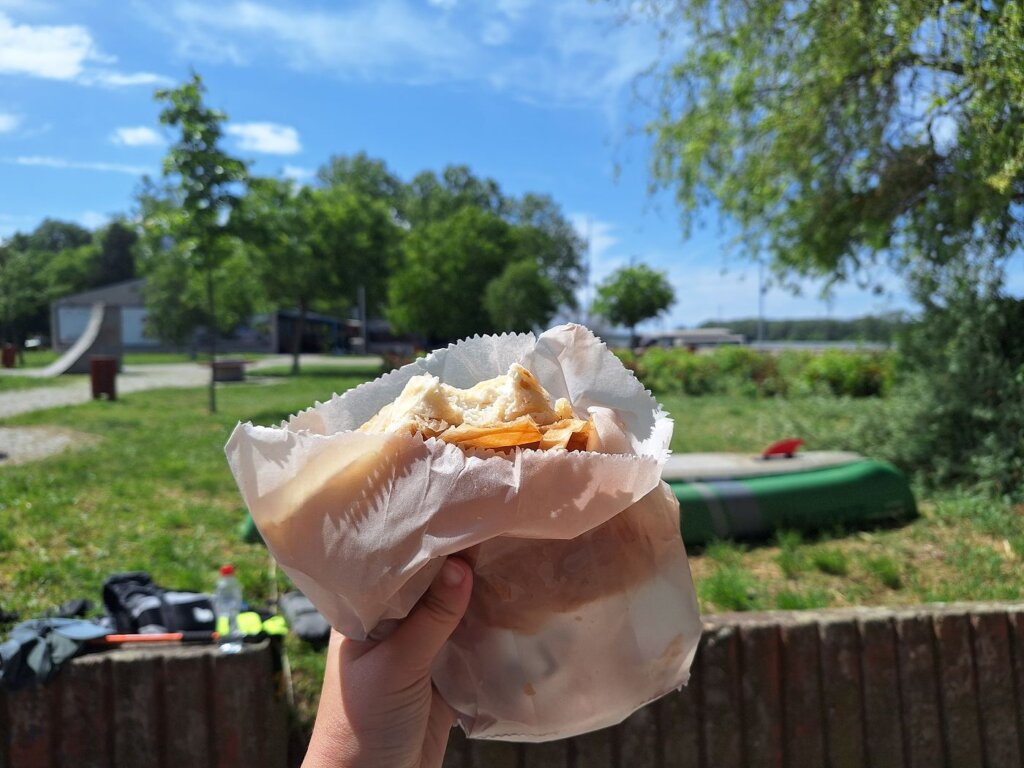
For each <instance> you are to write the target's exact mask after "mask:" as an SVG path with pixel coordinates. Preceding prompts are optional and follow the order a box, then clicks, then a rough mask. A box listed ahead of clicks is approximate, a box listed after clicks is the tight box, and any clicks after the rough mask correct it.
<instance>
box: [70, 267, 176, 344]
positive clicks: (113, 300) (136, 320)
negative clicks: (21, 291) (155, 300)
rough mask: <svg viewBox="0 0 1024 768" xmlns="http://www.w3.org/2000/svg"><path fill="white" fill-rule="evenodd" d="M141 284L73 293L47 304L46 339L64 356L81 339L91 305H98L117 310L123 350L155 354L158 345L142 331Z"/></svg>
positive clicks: (87, 321)
mask: <svg viewBox="0 0 1024 768" xmlns="http://www.w3.org/2000/svg"><path fill="white" fill-rule="evenodd" d="M145 282H146V281H145V280H143V279H141V278H139V279H135V280H126V281H124V282H123V283H114V284H112V285H104V286H102V287H100V288H93V289H92V290H89V291H82V292H81V293H73V294H71V295H70V296H65V297H63V298H61V299H57V300H56V301H54V302H52V303H51V304H50V338H51V339H52V344H53V348H54V349H55V350H56V351H57V352H64V351H66V350H67V349H68V348H69V347H71V345H72V344H74V343H75V340H76V339H77V338H78V337H79V336H81V335H82V333H83V332H84V331H85V327H86V326H87V325H88V324H89V313H90V312H91V311H92V305H93V304H96V303H98V302H102V303H104V304H106V305H107V306H112V307H119V308H120V310H121V342H122V343H123V344H124V348H125V349H126V350H131V351H140V350H159V349H161V345H160V342H159V341H158V340H156V339H153V338H149V337H147V336H146V334H145V330H146V307H145V303H144V302H143V299H142V286H143V285H145Z"/></svg>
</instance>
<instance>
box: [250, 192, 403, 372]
mask: <svg viewBox="0 0 1024 768" xmlns="http://www.w3.org/2000/svg"><path fill="white" fill-rule="evenodd" d="M233 227H234V229H235V230H236V231H238V232H239V233H244V235H243V236H244V238H245V239H246V241H247V242H248V243H249V244H250V246H251V248H252V250H253V260H252V261H253V266H254V268H255V272H256V274H257V277H258V279H259V280H260V282H261V283H262V285H263V288H264V290H265V291H266V295H267V298H268V299H269V301H270V302H271V303H272V304H275V305H276V306H278V307H288V306H295V307H296V308H297V310H298V313H299V317H298V321H297V322H296V323H295V326H294V328H293V333H292V339H291V350H292V372H293V373H298V372H299V352H300V351H301V349H300V348H301V339H302V334H303V328H304V324H305V319H306V315H307V312H309V311H310V310H314V309H319V310H331V311H334V312H337V311H339V310H342V309H345V308H347V307H348V306H350V304H351V302H352V300H353V299H354V297H355V292H356V289H357V287H358V286H360V285H362V286H363V287H364V288H365V289H366V293H367V297H368V300H369V303H370V305H371V307H375V306H379V305H380V304H381V303H382V301H383V293H384V288H383V281H384V276H385V271H386V269H387V268H388V267H389V266H391V265H392V264H393V262H394V258H395V253H396V251H397V247H398V242H399V237H400V230H399V228H398V227H397V225H396V224H395V223H394V221H393V217H392V215H391V210H390V208H389V207H388V206H387V204H386V203H385V202H384V201H383V200H380V199H373V198H369V197H367V196H366V195H364V194H361V193H359V192H357V191H356V189H354V188H352V187H350V186H348V185H345V184H342V185H339V186H337V187H331V188H327V189H315V188H311V187H301V188H297V187H295V186H294V185H292V184H291V183H289V182H283V181H280V180H277V179H266V178H261V179H254V180H253V181H252V183H251V185H250V190H249V194H248V195H247V196H246V197H245V199H244V200H243V201H242V203H241V205H240V206H239V207H238V208H237V209H236V213H235V217H234V221H233Z"/></svg>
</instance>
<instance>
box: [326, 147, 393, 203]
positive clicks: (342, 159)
mask: <svg viewBox="0 0 1024 768" xmlns="http://www.w3.org/2000/svg"><path fill="white" fill-rule="evenodd" d="M316 175H317V179H319V181H320V183H321V184H323V185H324V186H326V187H346V188H348V189H349V190H350V191H352V192H355V193H356V194H359V195H363V196H364V197H367V198H371V199H374V200H383V201H385V202H387V203H388V204H389V205H391V207H392V208H394V209H396V210H399V209H400V208H401V206H402V200H403V198H404V197H405V185H404V184H403V183H402V180H401V179H399V178H398V177H397V176H395V174H393V173H392V172H391V171H390V170H389V169H388V166H387V164H386V163H385V162H384V161H383V160H377V159H375V158H372V157H370V156H369V155H367V154H366V153H365V152H357V153H356V154H354V155H351V156H349V155H332V156H331V158H330V159H329V160H328V161H327V162H326V163H325V164H324V165H323V166H321V167H320V170H318V171H317V174H316Z"/></svg>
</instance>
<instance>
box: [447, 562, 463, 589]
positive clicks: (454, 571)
mask: <svg viewBox="0 0 1024 768" xmlns="http://www.w3.org/2000/svg"><path fill="white" fill-rule="evenodd" d="M465 578H466V569H465V568H464V567H463V566H461V565H459V564H458V563H454V562H452V561H451V560H448V561H447V562H445V564H444V565H443V566H441V583H442V584H444V585H445V586H446V587H457V586H459V584H461V583H462V582H463V581H464V580H465Z"/></svg>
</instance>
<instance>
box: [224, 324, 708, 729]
mask: <svg viewBox="0 0 1024 768" xmlns="http://www.w3.org/2000/svg"><path fill="white" fill-rule="evenodd" d="M512 363H520V364H521V365H523V366H524V367H525V368H527V369H528V370H530V371H532V372H533V373H534V374H535V375H536V376H537V378H538V379H539V380H540V383H541V384H542V385H543V386H544V388H545V389H547V390H548V392H549V393H550V394H551V396H552V397H553V398H560V397H565V398H567V399H568V400H569V402H570V403H571V404H572V407H573V410H574V411H575V413H576V414H577V416H580V417H582V418H587V417H590V418H592V419H593V423H594V426H595V429H596V432H597V434H598V437H599V442H600V448H599V451H598V452H573V453H570V452H567V451H564V450H561V449H558V450H553V451H537V450H516V451H515V452H513V453H509V454H504V453H495V452H491V451H473V450H470V451H466V450H464V449H462V448H459V447H458V446H456V445H450V444H448V443H445V442H443V441H441V440H436V439H427V440H424V439H423V438H422V437H420V436H419V435H393V434H364V433H360V432H355V431H353V430H355V429H356V428H357V427H359V426H360V425H361V424H363V423H364V422H365V421H367V420H368V419H369V418H370V417H371V416H373V415H374V414H375V413H376V412H377V411H378V410H379V409H380V408H381V407H383V406H384V405H386V404H388V403H390V402H391V401H392V400H394V399H395V398H396V397H397V396H398V394H399V393H400V392H401V390H402V388H403V387H404V386H405V383H406V382H407V381H408V380H409V379H410V378H411V377H413V376H416V375H419V374H422V373H431V374H433V375H435V376H437V377H438V378H440V379H441V381H442V382H444V383H446V384H450V385H453V386H455V387H460V388H465V387H469V386H472V385H473V384H476V383H477V382H479V381H482V380H484V379H489V378H493V377H494V376H498V375H501V374H504V373H506V372H507V371H508V368H509V365H511V364H512ZM671 435H672V422H671V420H670V419H668V417H667V416H666V415H665V414H664V412H663V411H662V410H661V408H660V406H658V404H657V403H656V402H655V401H654V399H653V398H652V397H651V395H650V394H649V393H648V392H646V391H645V390H644V388H643V387H642V386H641V385H640V383H639V382H637V380H636V379H635V378H634V377H633V376H632V374H631V373H630V372H629V371H627V370H626V369H625V368H624V367H623V366H622V364H621V363H620V362H619V360H618V359H617V358H616V357H615V356H614V355H612V354H611V353H610V352H609V351H608V349H607V348H606V347H605V346H604V344H602V343H601V342H600V341H599V340H598V339H596V338H595V337H594V336H593V334H591V333H590V331H588V330H587V329H586V328H583V327H582V326H578V325H564V326H559V327H557V328H553V329H551V330H549V331H547V332H545V333H543V334H541V335H540V336H539V337H534V336H533V334H520V335H503V336H483V337H475V338H472V339H467V340H465V341H461V342H459V343H458V344H455V345H452V346H450V347H448V348H447V349H445V350H440V351H437V352H434V353H433V354H431V355H429V356H427V357H426V358H423V359H421V360H417V361H416V362H414V363H412V364H410V365H407V366H405V367H403V368H401V369H399V370H397V371H393V372H392V373H389V374H386V375H384V376H382V377H381V378H379V379H377V380H376V381H372V382H369V383H367V384H363V385H361V386H359V387H357V388H355V389H353V390H350V391H349V392H347V393H345V394H344V395H341V396H335V397H334V398H333V399H331V400H330V401H329V402H327V403H322V404H321V403H318V404H317V405H315V406H314V407H313V408H311V409H309V410H307V411H304V412H302V413H300V414H297V415H295V416H293V417H292V418H291V419H290V420H289V421H288V422H287V423H285V424H283V425H282V426H281V427H280V428H269V427H259V426H253V425H252V424H239V425H238V426H237V427H236V428H235V431H234V433H233V434H232V435H231V439H230V440H229V441H228V444H227V446H226V452H227V456H228V461H229V463H230V465H231V469H232V472H233V473H234V475H235V479H236V480H237V482H238V485H239V488H240V490H241V492H242V496H243V498H244V499H245V502H246V504H247V505H248V507H249V510H250V512H251V513H252V516H253V519H254V520H255V522H256V525H257V527H258V528H259V530H260V533H261V534H262V535H263V538H264V540H265V541H266V542H267V546H268V547H269V548H270V551H271V552H272V553H273V555H274V556H275V557H276V558H277V560H278V562H279V563H280V564H281V566H282V568H283V569H284V570H285V572H286V573H288V575H289V576H290V577H291V578H292V580H293V581H294V582H295V584H296V585H297V586H298V587H299V589H301V590H302V591H303V592H304V593H305V594H306V595H307V596H308V597H309V598H310V600H312V601H313V603H314V604H315V605H316V607H317V608H318V609H319V610H320V612H321V613H323V614H324V616H325V617H326V618H327V620H328V621H329V622H330V623H331V624H332V625H333V626H334V627H335V628H337V629H338V630H339V631H341V632H342V633H344V634H345V635H347V636H349V637H353V638H357V639H363V638H365V637H367V636H368V635H369V634H370V633H371V632H374V631H375V630H376V633H375V634H379V633H381V632H382V628H383V627H384V626H386V624H385V622H387V620H389V619H400V618H403V617H404V616H405V615H406V614H407V613H408V612H409V610H410V609H411V608H412V606H413V605H414V604H415V603H416V601H417V600H418V599H419V598H420V596H421V595H422V594H423V592H424V591H425V590H426V588H427V586H428V585H429V584H430V582H431V581H432V580H433V578H434V576H435V574H436V573H437V570H438V568H439V567H440V564H441V562H442V558H444V557H445V556H447V555H451V554H456V553H458V554H460V555H461V556H463V557H465V558H466V559H467V560H468V561H469V562H470V563H471V564H472V565H473V568H474V589H473V597H472V600H471V602H470V607H469V610H468V611H467V613H466V617H465V618H464V619H463V621H462V623H461V624H460V625H459V628H458V629H457V630H456V631H455V634H454V635H453V636H452V638H451V639H450V640H449V642H448V644H447V645H446V646H445V648H444V650H443V651H442V653H441V656H440V657H439V659H438V661H437V663H436V664H435V667H434V669H433V679H434V684H435V685H436V686H437V688H438V690H439V691H440V692H441V694H442V696H444V698H445V700H446V701H447V702H448V703H449V704H451V705H452V707H454V708H455V709H456V710H457V711H458V712H459V722H460V724H461V725H462V727H463V728H464V729H465V730H466V732H467V734H468V735H470V736H471V737H475V738H494V739H509V740H517V741H544V740H548V739H555V738H563V737H567V736H571V735H575V734H578V733H583V732H585V731H589V730H593V729H596V728H601V727H604V726H607V725H612V724H614V723H617V722H619V721H621V720H622V719H624V718H625V717H626V716H628V715H629V714H630V713H631V712H633V711H634V710H636V709H637V708H639V707H640V706H642V705H643V704H645V703H647V702H648V701H651V700H653V699H655V698H657V697H658V696H660V695H662V694H664V693H666V692H667V691H669V690H672V689H674V688H677V687H679V686H680V685H682V684H683V683H685V682H686V680H687V677H688V675H689V667H690V662H691V660H692V658H693V654H694V652H695V650H696V647H697V641H698V639H699V635H700V629H701V625H700V619H699V615H698V609H697V600H696V595H695V593H694V589H693V584H692V581H691V579H690V571H689V565H688V563H687V560H686V552H685V550H684V548H683V543H682V539H681V538H680V535H679V505H678V503H677V502H676V500H675V498H674V496H673V495H672V494H671V492H670V490H669V489H668V487H667V486H666V485H664V484H663V483H661V482H660V472H661V466H662V464H663V463H664V461H665V458H666V456H667V454H668V444H669V441H670V438H671Z"/></svg>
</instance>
